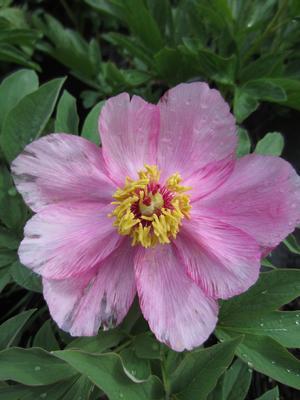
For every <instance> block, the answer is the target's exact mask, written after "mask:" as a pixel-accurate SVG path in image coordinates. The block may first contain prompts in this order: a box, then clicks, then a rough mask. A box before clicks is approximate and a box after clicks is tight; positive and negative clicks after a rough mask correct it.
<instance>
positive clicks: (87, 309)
mask: <svg viewBox="0 0 300 400" xmlns="http://www.w3.org/2000/svg"><path fill="white" fill-rule="evenodd" d="M43 287H44V297H45V299H46V302H47V303H48V306H49V309H50V313H51V316H52V318H53V319H54V320H55V321H56V322H57V324H58V326H59V327H60V328H61V329H63V330H64V331H67V332H69V333H70V334H71V335H72V336H92V335H96V334H97V332H98V329H99V327H100V326H103V327H104V328H111V327H113V326H116V325H118V324H120V323H121V322H122V320H123V318H124V317H125V315H126V314H127V312H128V310H129V308H130V306H131V303H132V301H133V299H134V296H135V293H136V289H135V280H134V272H133V250H132V248H131V246H130V244H129V241H128V240H124V241H123V243H122V244H121V245H120V246H119V247H118V248H117V249H116V250H115V251H114V252H113V253H112V254H111V255H110V256H109V257H107V258H106V259H105V260H104V261H102V262H101V264H100V265H98V266H97V267H95V268H94V269H92V270H90V271H86V272H85V273H83V274H81V275H79V276H76V277H73V278H69V279H64V280H49V279H45V278H44V279H43Z"/></svg>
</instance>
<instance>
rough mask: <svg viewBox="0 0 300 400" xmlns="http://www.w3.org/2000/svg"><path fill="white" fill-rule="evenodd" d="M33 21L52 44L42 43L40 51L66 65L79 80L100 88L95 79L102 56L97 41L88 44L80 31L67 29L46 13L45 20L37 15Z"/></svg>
mask: <svg viewBox="0 0 300 400" xmlns="http://www.w3.org/2000/svg"><path fill="white" fill-rule="evenodd" d="M33 21H34V23H35V25H36V27H37V29H39V30H40V31H41V32H43V33H44V35H45V36H46V37H47V38H48V39H49V40H50V42H51V44H50V43H46V42H44V43H42V44H41V45H40V47H39V49H40V50H41V51H44V52H45V53H47V54H49V55H50V56H51V57H53V58H55V59H56V60H58V61H59V62H60V63H61V64H63V65H66V66H67V67H68V68H70V69H71V70H72V73H75V74H76V76H77V77H78V78H79V79H83V80H85V79H87V80H88V81H89V84H91V85H92V86H96V87H98V84H97V82H96V79H95V78H96V75H97V73H98V71H99V59H101V55H100V50H99V48H98V46H97V45H95V41H92V42H91V43H88V42H87V41H86V40H85V39H84V38H83V37H82V36H81V35H80V33H79V32H78V31H74V30H72V29H66V28H65V27H64V26H63V25H62V24H61V23H60V22H59V21H58V20H57V19H55V18H54V17H53V16H51V15H49V14H46V13H44V15H43V18H39V17H37V15H35V16H34V20H33ZM97 52H98V54H97Z"/></svg>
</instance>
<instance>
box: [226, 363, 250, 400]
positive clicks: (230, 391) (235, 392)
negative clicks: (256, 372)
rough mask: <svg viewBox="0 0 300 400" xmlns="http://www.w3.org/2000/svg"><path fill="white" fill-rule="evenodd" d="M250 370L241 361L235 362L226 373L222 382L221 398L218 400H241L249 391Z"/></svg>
mask: <svg viewBox="0 0 300 400" xmlns="http://www.w3.org/2000/svg"><path fill="white" fill-rule="evenodd" d="M251 379H252V370H251V369H250V370H249V367H248V365H247V364H245V363H244V362H242V361H241V360H236V361H235V362H234V364H233V365H232V366H231V367H230V368H229V369H228V370H227V371H226V373H225V374H224V380H223V397H222V398H220V400H243V399H244V398H245V397H246V395H247V393H248V390H249V387H250V383H251Z"/></svg>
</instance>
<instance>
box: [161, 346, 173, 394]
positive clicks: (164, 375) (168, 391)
mask: <svg viewBox="0 0 300 400" xmlns="http://www.w3.org/2000/svg"><path fill="white" fill-rule="evenodd" d="M160 361H161V362H160V365H161V374H162V379H163V384H164V388H165V392H166V400H170V394H171V387H170V382H169V379H168V374H167V371H166V367H165V361H166V358H165V355H164V352H163V351H161V353H160Z"/></svg>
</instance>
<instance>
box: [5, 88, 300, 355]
mask: <svg viewBox="0 0 300 400" xmlns="http://www.w3.org/2000/svg"><path fill="white" fill-rule="evenodd" d="M99 130H100V132H101V139H102V144H103V146H102V149H100V148H98V147H97V146H96V145H94V144H93V143H90V142H88V141H87V140H85V139H83V138H81V137H76V136H72V135H67V134H63V133H62V134H57V133H56V134H52V135H48V136H45V137H43V138H41V139H39V140H37V141H35V142H33V143H31V144H29V145H28V146H27V147H26V148H25V150H24V151H23V153H22V154H20V155H19V156H18V157H17V158H16V160H15V161H14V162H13V163H12V172H13V175H14V179H15V183H16V186H17V188H18V190H19V191H20V192H21V193H22V195H23V197H24V200H25V201H26V203H27V204H28V205H29V206H30V207H31V209H32V210H33V211H35V212H36V214H35V215H34V216H33V217H32V218H31V219H30V220H29V221H28V223H27V224H26V226H25V238H24V240H23V241H22V243H21V245H20V249H19V256H20V260H21V262H22V263H23V264H24V265H26V266H27V267H28V268H31V269H32V270H33V271H34V272H36V273H38V274H40V275H42V277H43V288H44V297H45V299H46V301H47V303H48V306H49V309H50V312H51V315H52V317H53V319H54V320H55V321H56V322H57V324H58V325H59V327H60V328H61V329H63V330H65V331H68V332H70V334H71V335H74V336H82V335H87V336H89V335H96V334H97V331H98V329H99V327H100V326H102V327H104V328H110V327H112V326H115V325H118V324H119V323H120V322H121V321H122V320H123V318H124V317H125V315H126V313H127V311H128V309H129V307H130V305H131V304H132V301H133V299H134V297H135V294H136V292H137V294H138V297H139V301H140V306H141V310H142V312H143V314H144V317H145V318H146V320H147V321H148V323H149V325H150V328H151V330H152V331H153V332H154V334H155V335H156V337H157V339H158V340H160V341H162V342H164V343H166V344H167V345H169V346H170V347H172V348H173V349H174V350H177V351H181V350H184V349H188V350H189V349H192V348H193V347H195V346H198V345H200V344H201V343H203V342H204V341H205V340H206V339H207V338H208V336H209V335H210V334H211V332H212V331H213V330H214V328H215V325H216V322H217V314H218V305H217V299H219V298H221V299H227V298H229V297H231V296H235V295H237V294H239V293H242V292H244V291H245V290H247V289H248V288H249V287H250V286H251V285H253V284H254V282H255V281H256V280H257V278H258V275H259V269H260V259H261V257H262V255H263V254H266V253H267V252H268V251H270V249H272V248H274V247H275V246H276V245H277V244H278V243H279V242H280V241H281V240H282V239H283V238H284V237H286V236H287V235H288V234H289V233H290V232H291V231H293V229H294V227H295V225H296V224H297V223H298V222H299V220H300V179H299V177H298V176H297V174H296V173H295V171H294V169H293V168H292V167H291V166H290V164H288V163H287V162H286V161H284V160H283V159H280V158H278V157H271V156H262V155H256V154H251V155H248V156H246V157H243V158H242V159H238V160H237V159H236V158H235V149H236V143H237V137H236V127H235V121H234V118H233V116H232V115H231V113H230V111H229V107H228V105H227V104H226V103H225V101H224V100H223V99H222V97H221V95H220V94H219V92H218V91H216V90H214V89H209V87H208V86H207V85H206V84H205V83H191V84H181V85H178V86H176V87H175V88H174V89H171V90H169V91H168V92H167V93H166V94H165V95H164V96H163V98H162V99H161V100H160V102H159V104H158V105H152V104H148V103H146V102H145V101H144V100H142V99H141V98H140V97H137V96H134V97H132V99H131V100H130V98H129V95H128V94H126V93H122V94H120V95H118V96H116V97H113V98H111V99H109V100H108V101H107V102H106V104H105V106H104V108H103V110H102V113H101V116H100V121H99Z"/></svg>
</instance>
